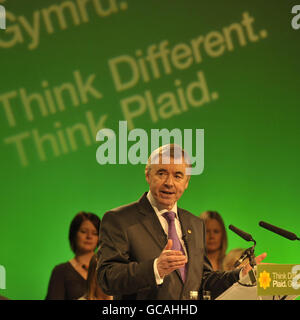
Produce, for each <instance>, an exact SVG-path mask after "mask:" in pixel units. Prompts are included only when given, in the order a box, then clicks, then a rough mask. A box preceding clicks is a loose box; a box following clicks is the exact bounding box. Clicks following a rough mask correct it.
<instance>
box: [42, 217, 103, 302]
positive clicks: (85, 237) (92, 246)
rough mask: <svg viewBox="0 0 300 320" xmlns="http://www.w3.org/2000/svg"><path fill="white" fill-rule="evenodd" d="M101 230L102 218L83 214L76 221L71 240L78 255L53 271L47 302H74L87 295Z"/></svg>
mask: <svg viewBox="0 0 300 320" xmlns="http://www.w3.org/2000/svg"><path fill="white" fill-rule="evenodd" d="M99 229H100V218H99V217H98V216H97V215H95V214H94V213H86V212H79V213H78V214H77V215H76V216H75V217H74V218H73V220H72V222H71V224H70V229H69V241H70V246H71V249H72V251H73V252H74V254H75V256H74V258H72V259H71V260H69V261H68V262H65V263H62V264H59V265H57V266H56V267H55V268H54V269H53V271H52V274H51V277H50V281H49V285H48V293H47V296H46V299H47V300H73V299H78V298H80V297H82V296H83V295H84V294H85V293H86V290H87V276H88V268H89V264H90V260H91V258H92V257H93V255H94V253H95V250H96V248H97V246H98V241H99Z"/></svg>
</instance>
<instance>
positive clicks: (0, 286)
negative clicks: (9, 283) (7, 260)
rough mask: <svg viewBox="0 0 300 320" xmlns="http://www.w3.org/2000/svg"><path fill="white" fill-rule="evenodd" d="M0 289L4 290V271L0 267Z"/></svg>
mask: <svg viewBox="0 0 300 320" xmlns="http://www.w3.org/2000/svg"><path fill="white" fill-rule="evenodd" d="M0 289H6V270H5V268H4V266H1V265H0Z"/></svg>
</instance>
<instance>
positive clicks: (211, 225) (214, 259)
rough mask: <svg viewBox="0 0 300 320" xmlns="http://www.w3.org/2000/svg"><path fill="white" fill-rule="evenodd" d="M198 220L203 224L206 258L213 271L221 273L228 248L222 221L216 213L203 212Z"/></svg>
mask: <svg viewBox="0 0 300 320" xmlns="http://www.w3.org/2000/svg"><path fill="white" fill-rule="evenodd" d="M200 218H201V219H203V220H204V222H205V230H206V253H207V257H208V259H209V261H210V263H211V265H212V267H213V270H214V271H223V260H224V258H225V255H226V251H227V246H228V240H227V232H226V229H225V224H224V221H223V219H222V217H221V215H220V214H219V213H218V212H216V211H205V212H203V213H202V214H201V215H200Z"/></svg>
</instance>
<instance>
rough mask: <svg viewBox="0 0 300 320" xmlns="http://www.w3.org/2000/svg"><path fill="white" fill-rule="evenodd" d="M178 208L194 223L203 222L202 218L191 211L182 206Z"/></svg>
mask: <svg viewBox="0 0 300 320" xmlns="http://www.w3.org/2000/svg"><path fill="white" fill-rule="evenodd" d="M178 209H179V210H180V212H181V213H182V214H183V215H185V216H188V217H189V219H190V220H191V221H193V222H195V223H199V224H203V220H202V219H201V218H199V217H197V216H196V215H195V214H193V213H192V212H190V211H188V210H185V209H182V208H178Z"/></svg>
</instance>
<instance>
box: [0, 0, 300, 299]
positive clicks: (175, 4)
mask: <svg viewBox="0 0 300 320" xmlns="http://www.w3.org/2000/svg"><path fill="white" fill-rule="evenodd" d="M296 4H297V2H295V1H287V0H279V1H258V0H252V1H237V0H228V1H221V0H210V1H196V0H184V1H183V0H159V1H156V0H151V1H143V0H61V1H59V0H43V1H37V0H28V1H17V0H7V1H0V5H1V7H2V8H5V13H6V16H5V19H6V20H5V21H6V29H0V75H1V80H0V134H1V139H0V141H1V159H0V164H1V169H0V178H1V187H0V188H1V209H2V210H1V214H0V226H1V232H0V244H1V247H0V265H1V266H2V267H1V270H2V271H1V272H2V276H1V281H2V284H1V287H0V294H1V295H4V296H7V297H9V298H11V299H44V298H45V295H46V292H47V286H48V281H49V277H50V273H51V270H52V269H53V267H54V266H55V265H57V264H59V263H62V262H66V261H67V260H69V259H71V258H72V252H71V250H70V248H69V243H68V238H67V235H68V229H69V224H70V221H71V219H72V218H73V217H74V215H75V214H76V213H77V212H79V211H82V210H83V211H89V212H94V213H96V214H98V215H99V217H102V215H103V214H104V212H106V211H107V210H109V209H111V208H113V207H117V206H120V205H122V204H125V203H129V202H131V201H135V200H136V199H138V198H139V197H140V196H141V194H142V193H143V192H145V191H147V183H146V181H145V178H144V164H142V163H138V164H132V163H127V164H126V163H125V164H120V163H118V161H117V163H116V164H111V163H109V164H106V165H100V164H99V163H98V162H97V161H96V152H97V149H98V148H99V146H100V145H101V142H99V141H96V133H97V131H98V130H100V129H102V128H110V129H112V130H114V132H116V134H117V133H118V130H119V129H118V128H119V121H127V125H128V131H130V130H132V129H137V128H140V129H143V130H144V131H145V132H146V133H148V134H149V135H150V132H151V130H152V129H164V128H165V129H168V130H170V131H171V130H172V129H175V128H178V129H180V130H181V131H182V132H183V130H184V129H192V130H193V132H195V130H196V129H203V130H204V170H203V173H202V174H201V175H194V176H192V178H191V181H190V185H189V188H188V189H187V190H186V192H185V194H184V195H183V197H182V198H181V199H180V202H179V206H180V207H183V208H185V209H187V210H189V211H191V212H193V213H194V214H195V215H200V213H201V212H203V211H205V210H216V211H218V212H220V214H221V215H222V216H223V218H224V221H225V224H226V227H228V225H229V224H233V225H235V226H236V227H238V228H240V229H242V230H245V231H246V232H248V233H251V234H252V236H253V238H254V239H255V240H256V241H257V246H256V253H257V254H258V253H262V252H264V251H266V252H267V253H268V257H267V259H266V262H274V263H291V264H296V263H300V254H299V252H300V251H299V243H296V242H295V241H294V242H292V241H289V240H287V239H284V238H282V237H280V236H278V235H275V234H272V233H271V232H269V231H267V230H264V229H262V228H260V227H259V226H258V222H259V221H260V220H264V221H267V222H269V223H271V224H274V225H277V226H279V227H281V228H284V229H287V230H289V231H292V232H294V233H296V234H297V235H298V236H299V234H300V227H299V225H300V215H299V212H300V203H299V180H300V172H299V168H298V166H299V163H300V126H299V119H300V110H299V108H300V105H299V101H300V90H299V84H300V81H299V74H300V68H299V49H300V45H299V43H300V42H299V40H300V30H299V29H298V25H299V26H300V18H299V17H298V15H297V12H296V13H292V8H293V7H294V6H295V5H296ZM299 12H300V10H299ZM2 19H3V17H2ZM132 144H134V142H128V146H130V145H132ZM148 147H149V146H148ZM149 152H150V148H149ZM228 237H229V249H232V248H235V247H244V248H247V247H249V243H247V242H245V241H244V240H243V239H241V238H239V237H238V236H237V235H235V234H233V233H232V232H231V231H230V230H228ZM4 273H5V277H3V274H4ZM2 278H5V286H4V285H3V282H4V281H3V279H2Z"/></svg>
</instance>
